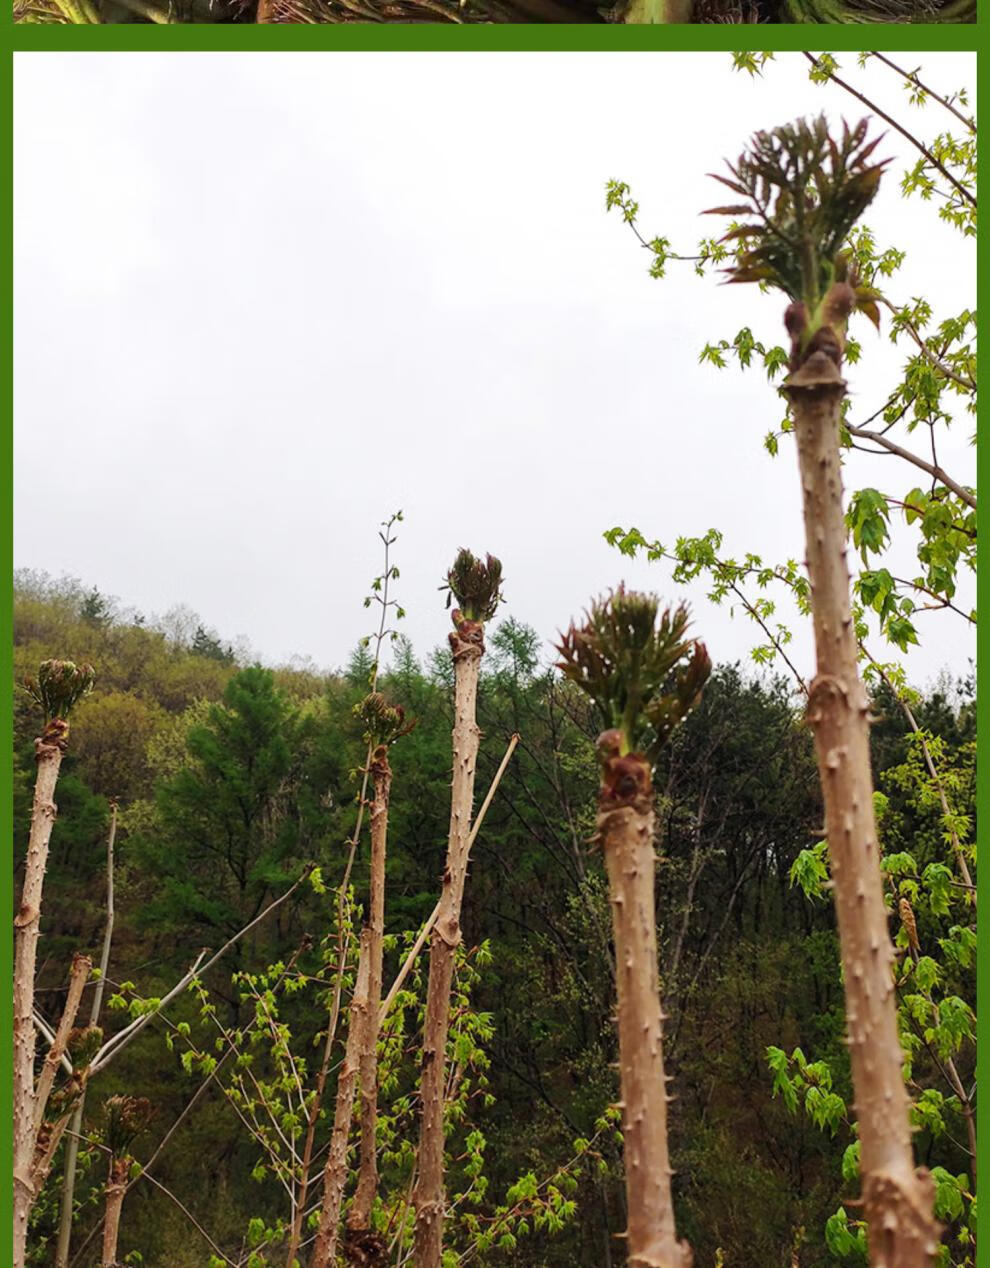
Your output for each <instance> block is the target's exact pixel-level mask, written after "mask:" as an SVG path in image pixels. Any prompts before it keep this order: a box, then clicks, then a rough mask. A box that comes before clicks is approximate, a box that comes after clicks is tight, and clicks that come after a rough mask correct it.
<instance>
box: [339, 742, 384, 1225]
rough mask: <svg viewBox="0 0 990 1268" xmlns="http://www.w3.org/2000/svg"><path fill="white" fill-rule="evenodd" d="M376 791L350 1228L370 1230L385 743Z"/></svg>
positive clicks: (376, 760)
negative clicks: (355, 1173)
mask: <svg viewBox="0 0 990 1268" xmlns="http://www.w3.org/2000/svg"><path fill="white" fill-rule="evenodd" d="M371 778H372V783H373V786H374V790H375V795H374V803H373V805H372V807H371V823H370V829H371V880H370V887H369V897H368V931H369V935H370V936H369V938H368V944H367V945H368V960H369V964H370V968H369V975H368V1014H367V1018H366V1020H365V1033H364V1035H363V1037H362V1040H361V1056H360V1066H361V1154H360V1159H361V1160H360V1164H359V1169H358V1181H357V1189H356V1190H355V1193H354V1201H353V1202H352V1204H351V1209H350V1211H349V1212H348V1217H347V1223H348V1227H350V1228H352V1229H368V1228H369V1227H370V1223H371V1205H372V1203H373V1202H374V1200H375V1193H376V1192H377V1189H378V1149H377V1132H378V1035H379V1013H380V1010H381V1004H382V950H383V942H384V938H385V851H386V843H387V839H388V802H389V795H390V793H391V789H392V769H391V767H390V766H389V764H388V749H387V748H386V747H385V746H384V745H381V746H380V747H379V748H378V749H376V750H375V754H374V756H373V758H372V762H371Z"/></svg>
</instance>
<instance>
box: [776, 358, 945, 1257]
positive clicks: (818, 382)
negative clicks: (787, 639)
mask: <svg viewBox="0 0 990 1268" xmlns="http://www.w3.org/2000/svg"><path fill="white" fill-rule="evenodd" d="M785 390H786V392H787V395H788V397H789V399H790V402H791V408H792V412H793V416H794V426H795V432H796V436H797V448H798V461H799V465H800V473H801V487H802V494H803V501H804V525H805V536H806V541H807V566H808V575H809V579H810V582H811V609H812V616H813V621H814V632H815V649H816V653H817V672H816V676H815V679H814V681H813V682H812V683H811V686H810V690H809V695H808V722H809V724H810V726H811V728H812V730H813V732H814V737H815V753H816V757H817V760H818V769H819V775H820V778H821V784H822V798H823V801H824V805H825V833H826V836H827V838H828V847H829V858H830V862H831V873H832V881H833V883H834V893H835V906H836V916H837V921H838V926H839V941H840V946H841V953H842V966H843V976H844V980H845V992H846V1019H847V1024H848V1040H847V1042H848V1045H849V1055H850V1060H851V1065H852V1080H853V1090H854V1094H855V1105H854V1109H855V1113H856V1117H857V1119H858V1120H859V1136H860V1142H861V1162H860V1168H861V1172H862V1176H863V1206H864V1214H865V1218H866V1223H867V1230H868V1241H869V1249H870V1263H871V1265H873V1268H928V1266H929V1265H931V1264H932V1263H933V1262H934V1256H935V1253H936V1249H937V1241H938V1225H937V1223H936V1221H935V1217H934V1214H933V1205H934V1185H933V1182H932V1180H931V1177H930V1176H929V1175H928V1173H927V1171H925V1170H924V1169H920V1168H919V1169H918V1170H915V1167H914V1159H913V1156H912V1150H911V1128H910V1122H909V1116H908V1110H909V1102H908V1095H907V1089H906V1088H905V1085H904V1078H903V1074H902V1062H903V1053H902V1051H901V1045H900V1041H899V1038H898V1032H897V1011H896V1002H895V997H894V974H893V965H894V949H893V945H892V943H891V939H890V932H889V929H888V926H887V915H888V913H887V910H886V907H885V905H884V898H883V881H882V877H881V872H880V852H879V847H878V844H877V833H876V825H875V822H874V817H873V779H872V774H871V770H870V747H869V725H870V718H869V701H868V699H867V695H866V691H865V689H864V687H863V684H862V682H861V680H860V677H859V668H858V664H857V643H856V634H855V630H854V627H853V621H852V614H851V611H850V599H849V569H848V565H847V562H846V550H847V544H846V523H845V518H844V515H843V505H842V474H841V467H840V457H839V420H840V406H841V402H842V398H843V396H844V394H845V383H844V382H843V381H842V379H841V377H840V376H839V373H838V371H837V370H836V368H835V366H834V365H833V364H832V362H831V361H829V360H828V358H827V357H825V356H824V354H821V353H815V354H814V355H813V356H812V357H811V358H810V359H809V360H808V361H806V362H805V364H804V365H803V366H802V367H801V368H800V369H799V370H798V371H797V372H796V373H795V374H793V375H792V376H791V377H790V378H789V379H788V380H787V383H786V384H785Z"/></svg>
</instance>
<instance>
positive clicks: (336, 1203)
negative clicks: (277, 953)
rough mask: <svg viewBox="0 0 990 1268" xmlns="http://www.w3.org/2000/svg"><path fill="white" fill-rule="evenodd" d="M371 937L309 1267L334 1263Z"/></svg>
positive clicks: (364, 944)
mask: <svg viewBox="0 0 990 1268" xmlns="http://www.w3.org/2000/svg"><path fill="white" fill-rule="evenodd" d="M370 937H371V933H370V930H369V929H368V928H365V929H364V930H363V931H362V933H361V947H360V951H359V954H358V972H357V980H356V982H355V984H354V994H353V996H352V997H351V1007H350V1021H349V1023H348V1030H347V1045H346V1047H345V1049H344V1060H343V1063H342V1065H341V1067H340V1073H339V1074H338V1076H337V1104H336V1109H335V1112H334V1119H333V1132H332V1134H331V1136H330V1152H329V1153H328V1154H327V1162H326V1167H325V1168H324V1171H323V1204H322V1206H321V1209H320V1223H319V1228H318V1229H317V1233H316V1239H315V1241H314V1242H313V1258H312V1261H311V1268H332V1265H333V1264H334V1263H336V1257H337V1240H338V1237H339V1233H340V1207H341V1203H342V1202H343V1198H344V1185H345V1184H346V1183H347V1143H348V1139H349V1137H350V1133H351V1119H352V1118H353V1116H354V1094H355V1091H356V1085H357V1079H358V1063H359V1058H360V1052H361V1040H362V1035H363V1032H364V1029H365V1026H366V1022H367V1016H368V978H369V974H370V968H371V964H370V958H369V956H368V942H369V940H370Z"/></svg>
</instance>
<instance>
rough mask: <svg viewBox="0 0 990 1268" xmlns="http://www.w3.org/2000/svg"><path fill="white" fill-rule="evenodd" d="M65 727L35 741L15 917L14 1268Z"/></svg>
mask: <svg viewBox="0 0 990 1268" xmlns="http://www.w3.org/2000/svg"><path fill="white" fill-rule="evenodd" d="M68 730H69V728H68V724H67V723H66V722H65V721H64V720H63V719H61V718H54V719H53V720H52V721H51V722H49V723H48V725H47V726H46V727H45V729H44V731H43V732H42V733H41V735H40V736H39V737H38V738H37V739H36V740H35V742H34V753H35V760H36V761H37V763H38V774H37V777H36V779H35V784H34V806H33V809H32V812H31V835H30V837H29V839H28V849H27V862H26V864H25V868H24V888H23V890H22V891H21V903H20V907H19V909H18V912H17V915H16V916H15V918H14V1261H13V1262H14V1268H23V1266H24V1256H25V1254H26V1248H27V1223H28V1216H29V1214H30V1212H31V1207H32V1205H33V1204H34V1197H35V1194H34V1188H33V1183H32V1179H31V1173H32V1170H33V1164H34V1145H35V1139H36V1134H35V1130H34V1110H35V1096H34V974H35V965H36V962H37V957H38V934H39V929H40V925H41V894H42V890H43V889H44V884H45V871H46V869H47V867H48V846H49V842H50V841H51V835H52V828H53V827H54V824H55V817H56V815H57V814H58V808H57V806H56V805H55V785H56V784H57V783H58V773H59V770H60V768H61V765H62V757H63V756H64V754H65V749H66V743H67V741H66V736H67V734H68Z"/></svg>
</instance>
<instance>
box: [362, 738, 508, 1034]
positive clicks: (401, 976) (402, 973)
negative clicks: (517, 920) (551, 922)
mask: <svg viewBox="0 0 990 1268" xmlns="http://www.w3.org/2000/svg"><path fill="white" fill-rule="evenodd" d="M518 743H519V736H518V734H516V733H513V734H512V735H511V736H510V737H509V744H508V747H507V748H506V750H505V756H504V757H503V758H502V761H501V762H500V763H499V768H498V770H497V771H496V772H495V777H494V779H493V780H492V782H491V785H490V786H489V789H488V792H487V793H486V794H485V800H484V801H483V802H482V803H481V809H480V810H479V811H478V814H477V816H476V817H475V821H474V824H473V826H472V828H471V835H470V837H469V838H468V850H469V851H470V849H471V847H472V846H473V845H474V843H475V840H476V838H477V836H478V833H479V832H480V831H481V825H482V824H483V823H484V821H485V815H486V813H487V812H488V807H489V806H490V805H491V804H492V798H493V797H494V796H495V793H496V791H497V789H498V786H499V784H500V783H501V782H502V776H503V775H504V774H505V768H506V767H507V766H508V764H509V759H510V758H511V757H512V754H513V753H514V752H515V749H516V745H517V744H518ZM439 915H440V903H439V902H438V903H437V905H436V906H435V907H434V908H433V911H432V912H431V914H430V917H429V919H428V920H427V922H426V924H425V925H424V926H423V928H422V929H421V930H420V933H419V937H418V938H417V939H416V941H415V942H414V943H413V945H412V947H411V949H410V951H409V954H408V955H407V956H406V958H405V960H404V961H403V964H402V968H401V969H399V971H398V973H397V974H396V975H395V981H394V982H393V983H392V985H391V987H390V988H389V992H388V994H387V995H386V996H385V1002H384V1003H383V1004H382V1007H381V1012H380V1013H379V1015H378V1028H379V1030H380V1029H381V1027H382V1026H384V1024H385V1018H386V1017H387V1016H388V1012H389V1009H390V1008H391V1007H392V1005H393V1004H394V1003H395V997H396V995H398V993H399V991H401V990H402V984H403V982H405V980H406V978H407V977H408V976H409V973H410V971H411V969H412V966H413V965H414V964H415V963H416V957H417V956H418V955H419V953H420V951H422V949H423V944H424V943H425V942H426V939H427V938H428V937H429V936H430V932H431V930H432V929H433V926H434V925H435V924H436V920H437V916H439Z"/></svg>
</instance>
